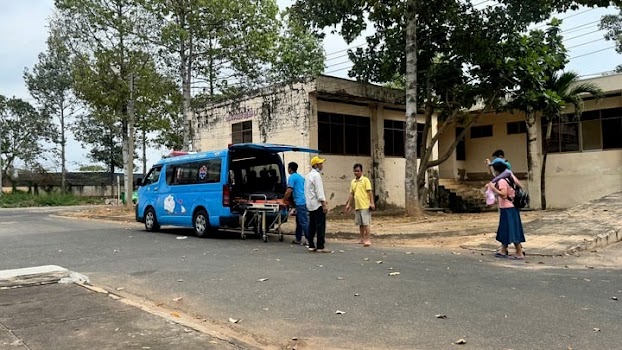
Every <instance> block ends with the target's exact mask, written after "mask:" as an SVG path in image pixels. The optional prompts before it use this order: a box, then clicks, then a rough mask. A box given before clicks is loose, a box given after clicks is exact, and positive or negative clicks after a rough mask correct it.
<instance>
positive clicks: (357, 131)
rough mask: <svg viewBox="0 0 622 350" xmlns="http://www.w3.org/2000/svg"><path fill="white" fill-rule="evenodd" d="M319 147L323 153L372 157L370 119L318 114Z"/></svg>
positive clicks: (335, 114)
mask: <svg viewBox="0 0 622 350" xmlns="http://www.w3.org/2000/svg"><path fill="white" fill-rule="evenodd" d="M317 117H318V146H319V148H320V151H321V152H322V153H329V154H342V155H354V156H356V155H361V156H369V155H371V126H370V119H369V118H366V117H358V116H353V115H345V114H338V113H327V112H318V114H317Z"/></svg>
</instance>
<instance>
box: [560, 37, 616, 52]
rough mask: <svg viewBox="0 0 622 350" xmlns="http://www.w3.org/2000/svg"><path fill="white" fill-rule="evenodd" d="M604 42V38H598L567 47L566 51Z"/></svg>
mask: <svg viewBox="0 0 622 350" xmlns="http://www.w3.org/2000/svg"><path fill="white" fill-rule="evenodd" d="M604 40H606V39H605V37H602V38H600V39H598V40H592V41H586V42H584V43H581V44H578V45H573V46H570V47H567V48H566V49H568V50H570V49H574V48H575V47H580V46H585V45H588V44H593V43H597V42H599V41H604Z"/></svg>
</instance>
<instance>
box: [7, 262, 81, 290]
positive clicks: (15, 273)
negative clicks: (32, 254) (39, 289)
mask: <svg viewBox="0 0 622 350" xmlns="http://www.w3.org/2000/svg"><path fill="white" fill-rule="evenodd" d="M70 274H71V272H70V271H69V270H67V269H66V268H63V267H60V266H56V265H44V266H35V267H26V268H21V269H12V270H0V287H2V288H13V287H19V286H29V285H39V284H51V283H58V282H60V281H61V280H63V279H65V278H69V277H70Z"/></svg>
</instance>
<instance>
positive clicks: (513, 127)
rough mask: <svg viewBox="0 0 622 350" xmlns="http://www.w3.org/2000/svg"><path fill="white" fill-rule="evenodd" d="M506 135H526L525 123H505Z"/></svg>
mask: <svg viewBox="0 0 622 350" xmlns="http://www.w3.org/2000/svg"><path fill="white" fill-rule="evenodd" d="M507 131H508V133H507V134H508V135H515V134H525V133H527V123H525V122H524V121H520V122H510V123H507Z"/></svg>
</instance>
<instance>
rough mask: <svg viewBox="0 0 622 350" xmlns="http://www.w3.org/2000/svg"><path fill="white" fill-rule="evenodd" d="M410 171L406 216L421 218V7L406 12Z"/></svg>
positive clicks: (410, 5) (412, 6) (411, 3)
mask: <svg viewBox="0 0 622 350" xmlns="http://www.w3.org/2000/svg"><path fill="white" fill-rule="evenodd" d="M406 21H407V22H406V43H405V44H406V140H405V143H406V144H405V153H406V169H405V174H404V175H405V176H404V188H405V195H406V198H405V206H406V216H421V215H423V208H422V207H421V203H420V202H419V189H418V184H419V181H418V176H417V3H416V1H415V0H409V1H408V4H407V9H406Z"/></svg>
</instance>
